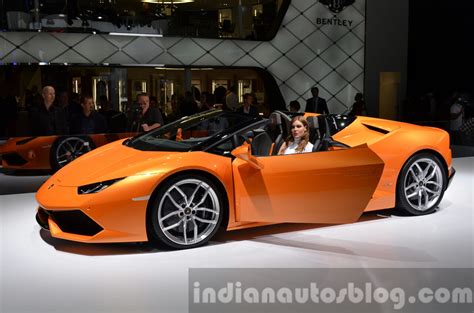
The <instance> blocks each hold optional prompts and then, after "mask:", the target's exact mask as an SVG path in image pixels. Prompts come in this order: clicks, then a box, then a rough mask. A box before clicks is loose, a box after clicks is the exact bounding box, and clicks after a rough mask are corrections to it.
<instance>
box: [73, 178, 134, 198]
mask: <svg viewBox="0 0 474 313" xmlns="http://www.w3.org/2000/svg"><path fill="white" fill-rule="evenodd" d="M124 178H125V177H122V178H116V179H111V180H106V181H103V182H100V183H93V184H89V185H84V186H80V187H77V193H78V194H80V195H88V194H91V193H98V192H99V191H102V190H104V189H106V188H108V187H110V186H112V185H113V184H115V183H116V182H118V181H120V180H122V179H124Z"/></svg>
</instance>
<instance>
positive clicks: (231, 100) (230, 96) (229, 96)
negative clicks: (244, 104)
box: [225, 86, 239, 112]
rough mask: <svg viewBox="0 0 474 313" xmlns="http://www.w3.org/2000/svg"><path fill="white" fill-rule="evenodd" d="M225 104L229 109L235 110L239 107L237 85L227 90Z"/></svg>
mask: <svg viewBox="0 0 474 313" xmlns="http://www.w3.org/2000/svg"><path fill="white" fill-rule="evenodd" d="M225 104H226V107H227V109H228V110H230V111H234V112H235V111H236V110H237V108H238V107H239V98H238V97H237V94H236V89H235V86H232V87H230V88H229V90H227V93H226V96H225Z"/></svg>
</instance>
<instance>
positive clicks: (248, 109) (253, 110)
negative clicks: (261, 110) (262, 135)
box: [236, 93, 258, 116]
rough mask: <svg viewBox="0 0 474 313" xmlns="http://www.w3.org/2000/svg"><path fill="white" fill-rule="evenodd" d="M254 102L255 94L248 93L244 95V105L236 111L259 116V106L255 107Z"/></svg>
mask: <svg viewBox="0 0 474 313" xmlns="http://www.w3.org/2000/svg"><path fill="white" fill-rule="evenodd" d="M252 103H253V96H252V95H251V94H249V93H246V94H245V95H244V103H243V105H242V106H241V107H240V108H238V109H237V111H236V112H237V113H240V114H247V115H252V116H258V110H257V107H255V106H254V105H253V104H252Z"/></svg>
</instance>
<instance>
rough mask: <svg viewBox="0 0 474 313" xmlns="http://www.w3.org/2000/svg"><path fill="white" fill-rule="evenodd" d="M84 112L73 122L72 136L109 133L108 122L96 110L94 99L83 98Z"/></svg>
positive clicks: (89, 97)
mask: <svg viewBox="0 0 474 313" xmlns="http://www.w3.org/2000/svg"><path fill="white" fill-rule="evenodd" d="M81 107H82V112H81V113H80V114H79V115H76V116H75V117H74V119H73V120H72V122H71V133H72V134H101V133H106V132H107V120H106V119H105V117H104V116H102V114H99V113H98V112H96V111H95V110H94V107H95V105H94V99H93V98H92V97H91V96H83V97H82V98H81Z"/></svg>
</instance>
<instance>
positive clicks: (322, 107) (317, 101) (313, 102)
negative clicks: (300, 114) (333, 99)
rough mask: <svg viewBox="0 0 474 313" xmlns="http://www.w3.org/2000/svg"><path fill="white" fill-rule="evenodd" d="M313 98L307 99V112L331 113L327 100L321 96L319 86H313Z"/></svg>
mask: <svg viewBox="0 0 474 313" xmlns="http://www.w3.org/2000/svg"><path fill="white" fill-rule="evenodd" d="M311 94H312V95H313V97H312V98H310V99H308V100H307V101H306V109H305V111H306V112H312V113H319V114H329V109H328V105H327V103H326V100H325V99H323V98H321V97H320V96H319V88H318V87H313V88H311Z"/></svg>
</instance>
